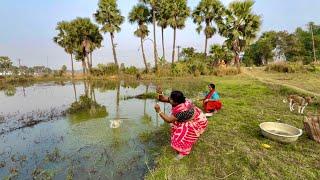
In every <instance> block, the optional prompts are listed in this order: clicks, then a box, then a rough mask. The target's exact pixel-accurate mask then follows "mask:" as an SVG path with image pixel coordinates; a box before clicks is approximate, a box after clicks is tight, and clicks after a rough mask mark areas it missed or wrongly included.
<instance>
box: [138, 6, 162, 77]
mask: <svg viewBox="0 0 320 180" xmlns="http://www.w3.org/2000/svg"><path fill="white" fill-rule="evenodd" d="M140 2H143V3H145V4H148V5H150V7H151V14H152V25H153V53H154V63H155V70H156V71H157V70H158V51H157V38H156V23H157V19H156V13H157V11H158V9H159V5H160V2H159V0H140Z"/></svg>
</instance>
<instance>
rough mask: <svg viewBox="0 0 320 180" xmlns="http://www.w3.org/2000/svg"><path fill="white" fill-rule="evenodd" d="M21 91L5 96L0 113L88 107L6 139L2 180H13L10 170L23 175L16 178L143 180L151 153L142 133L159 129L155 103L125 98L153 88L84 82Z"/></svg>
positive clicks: (1, 142)
mask: <svg viewBox="0 0 320 180" xmlns="http://www.w3.org/2000/svg"><path fill="white" fill-rule="evenodd" d="M131 85H132V86H134V87H135V88H132V87H131ZM17 92H18V93H16V94H15V95H14V96H13V97H10V98H9V97H7V96H4V95H3V94H0V99H1V101H2V100H4V103H3V104H0V111H1V112H4V113H6V112H15V111H16V110H15V109H14V108H17V107H18V108H21V109H25V111H27V112H32V111H34V110H35V109H44V110H45V109H46V108H47V107H51V106H54V107H61V105H64V104H66V108H69V107H71V106H75V107H77V106H82V104H84V106H85V110H84V111H79V112H76V113H73V114H72V113H71V114H69V115H68V116H66V117H64V116H62V117H61V118H59V119H58V120H54V121H50V122H43V123H39V124H38V125H35V126H34V127H33V128H25V129H19V130H16V131H13V132H10V133H8V134H4V135H3V136H1V139H0V162H1V161H4V162H5V163H6V166H5V167H3V168H0V179H3V178H4V177H10V176H11V174H10V168H11V167H15V168H17V169H18V170H19V172H18V175H17V176H16V177H15V178H16V179H32V178H33V177H32V174H33V172H38V171H37V170H39V169H40V170H41V172H44V174H45V173H50V172H55V173H54V175H53V177H51V178H53V179H66V177H67V176H68V175H70V174H72V175H73V177H74V179H99V178H100V179H142V178H143V176H144V173H145V172H146V171H147V168H146V165H145V161H147V160H146V159H148V158H149V154H148V153H147V151H146V150H145V148H146V147H145V145H144V144H143V143H141V134H143V133H144V132H150V131H154V130H155V129H156V128H157V126H159V124H160V122H159V120H158V119H157V118H158V116H157V114H156V113H155V112H154V110H153V106H154V103H155V101H154V100H151V99H135V98H132V99H127V100H123V98H121V97H123V96H136V95H138V94H141V93H148V92H154V86H152V85H143V84H137V83H124V82H121V83H120V82H114V81H110V82H109V81H107V82H106V81H105V82H102V81H84V82H67V83H65V84H64V86H62V85H61V84H60V85H58V84H53V83H46V84H36V85H34V86H30V87H26V88H25V93H26V94H27V96H23V94H22V93H19V92H22V87H21V88H19V87H18V88H17ZM82 102H87V103H82ZM4 104H5V105H4ZM87 104H89V105H87ZM49 105H50V106H49ZM76 105H77V106H76ZM81 108H83V107H81ZM1 112H0V113H1ZM9 151H10V152H9ZM2 153H4V154H3V156H2V155H1V154H2ZM12 156H15V157H20V156H21V157H22V156H23V157H24V156H26V160H25V161H23V163H21V164H20V161H17V162H13V161H11V157H12ZM69 170H72V171H69Z"/></svg>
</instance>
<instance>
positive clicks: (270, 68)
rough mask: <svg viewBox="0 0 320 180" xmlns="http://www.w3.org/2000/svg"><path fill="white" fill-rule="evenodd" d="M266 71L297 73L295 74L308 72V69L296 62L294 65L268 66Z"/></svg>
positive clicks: (273, 64)
mask: <svg viewBox="0 0 320 180" xmlns="http://www.w3.org/2000/svg"><path fill="white" fill-rule="evenodd" d="M265 71H276V72H283V73H295V72H303V71H306V69H305V67H304V66H303V64H302V63H301V62H294V63H287V62H281V63H272V64H268V65H267V67H266V68H265Z"/></svg>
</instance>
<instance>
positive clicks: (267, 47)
mask: <svg viewBox="0 0 320 180" xmlns="http://www.w3.org/2000/svg"><path fill="white" fill-rule="evenodd" d="M274 48H275V47H272V44H271V42H270V41H269V39H267V38H260V39H259V40H258V41H257V42H256V43H254V44H252V45H250V46H249V47H248V49H247V50H246V52H245V55H244V58H243V63H244V64H245V65H246V66H252V65H253V64H254V65H256V66H261V65H264V64H268V62H270V61H271V60H272V58H273V53H272V50H273V49H274Z"/></svg>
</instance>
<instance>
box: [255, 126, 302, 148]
mask: <svg viewBox="0 0 320 180" xmlns="http://www.w3.org/2000/svg"><path fill="white" fill-rule="evenodd" d="M259 127H260V129H261V133H262V135H263V136H265V137H267V138H269V139H272V140H275V141H279V142H283V143H291V142H294V141H296V140H298V138H299V137H300V136H301V135H302V130H301V129H298V128H296V127H293V126H290V125H288V124H284V123H278V122H264V123H261V124H260V125H259Z"/></svg>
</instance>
